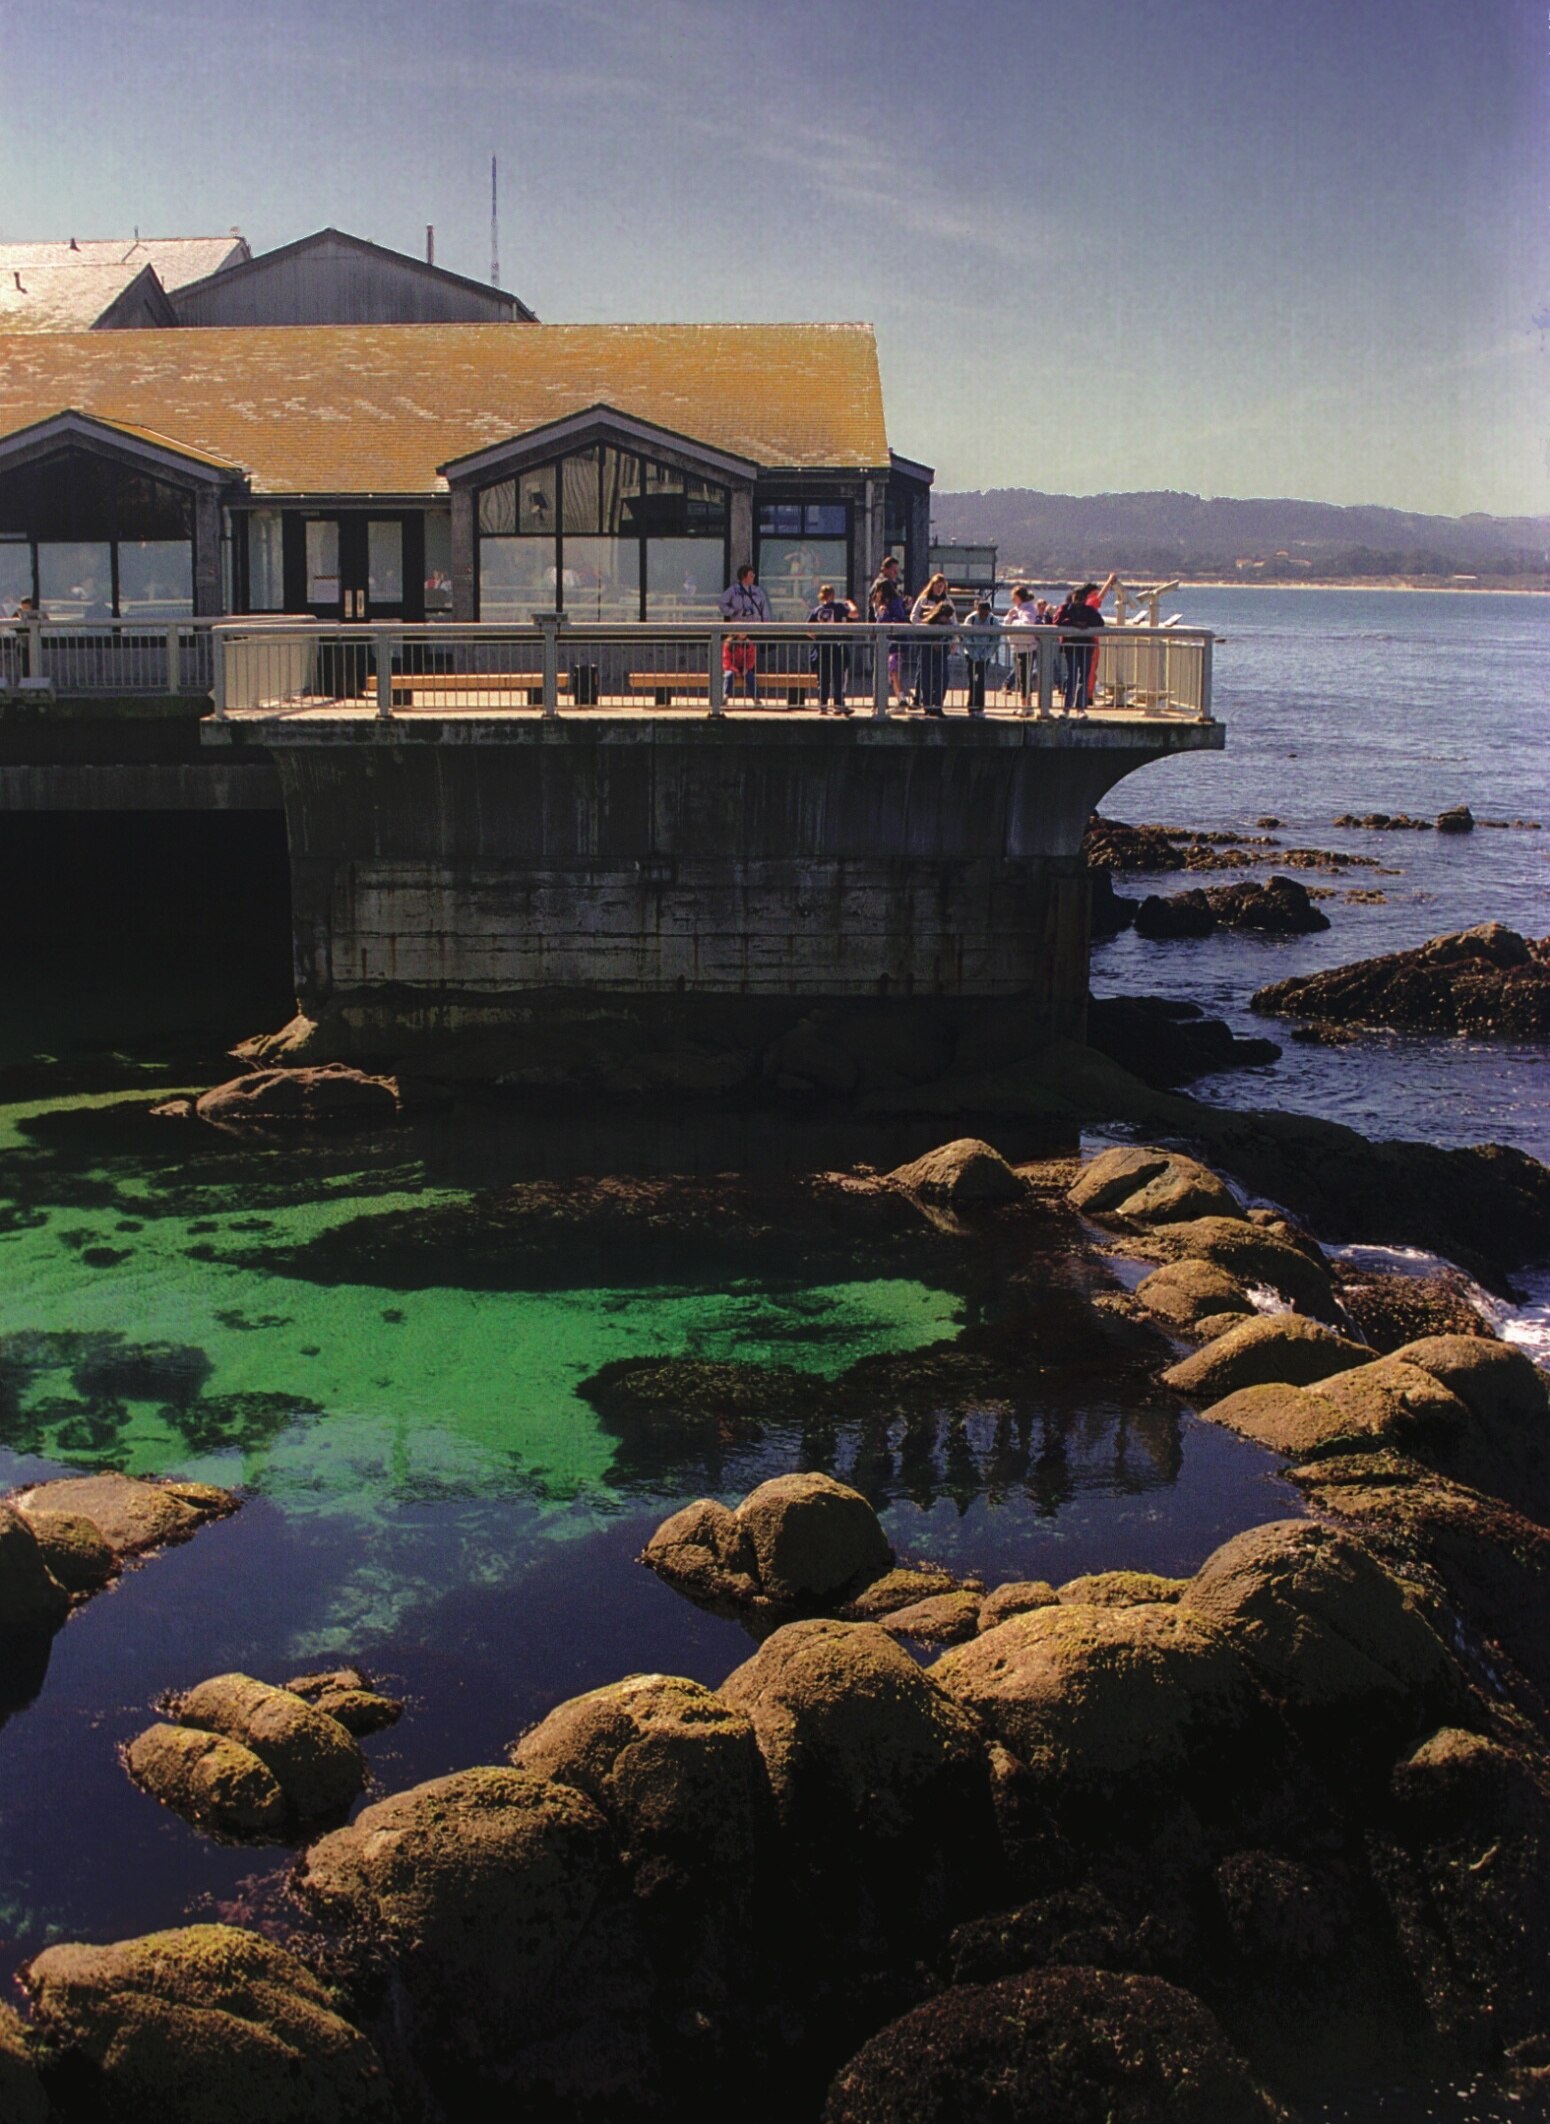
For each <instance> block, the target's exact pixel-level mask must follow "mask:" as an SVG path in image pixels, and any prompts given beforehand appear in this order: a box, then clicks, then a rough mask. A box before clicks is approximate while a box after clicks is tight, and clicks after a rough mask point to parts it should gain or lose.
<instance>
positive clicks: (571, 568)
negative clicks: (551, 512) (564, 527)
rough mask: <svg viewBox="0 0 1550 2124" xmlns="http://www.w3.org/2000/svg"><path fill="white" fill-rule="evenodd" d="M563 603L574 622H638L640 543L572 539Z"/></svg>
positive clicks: (568, 542) (568, 547)
mask: <svg viewBox="0 0 1550 2124" xmlns="http://www.w3.org/2000/svg"><path fill="white" fill-rule="evenodd" d="M560 602H561V604H562V605H563V606H564V607H565V610H566V612H567V613H568V614H569V615H570V617H571V618H572V619H573V620H592V621H605V620H606V621H617V620H638V619H639V618H640V542H639V540H637V539H633V538H569V537H568V538H567V539H566V541H565V582H564V588H563V591H562V594H561V598H560Z"/></svg>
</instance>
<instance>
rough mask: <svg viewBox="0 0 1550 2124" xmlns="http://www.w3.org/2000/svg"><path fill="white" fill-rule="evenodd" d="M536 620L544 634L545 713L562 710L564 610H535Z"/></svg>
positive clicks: (557, 712)
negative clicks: (561, 636) (561, 658)
mask: <svg viewBox="0 0 1550 2124" xmlns="http://www.w3.org/2000/svg"><path fill="white" fill-rule="evenodd" d="M533 619H534V622H535V623H536V625H537V627H538V631H539V633H540V634H541V635H542V636H543V681H544V685H543V693H544V703H543V707H544V714H545V715H558V714H559V712H560V629H561V628H562V627H563V626H564V624H565V614H564V613H563V612H535V613H534V614H533Z"/></svg>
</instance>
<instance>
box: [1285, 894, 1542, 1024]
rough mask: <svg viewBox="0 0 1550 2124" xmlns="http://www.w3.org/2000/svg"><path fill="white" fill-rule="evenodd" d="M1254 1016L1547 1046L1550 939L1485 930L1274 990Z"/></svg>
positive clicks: (1499, 927)
mask: <svg viewBox="0 0 1550 2124" xmlns="http://www.w3.org/2000/svg"><path fill="white" fill-rule="evenodd" d="M1252 1008H1253V1009H1255V1010H1258V1011H1265V1012H1268V1013H1270V1014H1272V1015H1274V1016H1279V1017H1302V1018H1317V1019H1321V1020H1328V1021H1330V1022H1332V1023H1334V1024H1337V1025H1367V1026H1397V1027H1399V1028H1400V1029H1401V1030H1402V1031H1413V1032H1444V1033H1471V1034H1473V1035H1474V1036H1475V1037H1476V1038H1486V1037H1495V1038H1498V1039H1510V1040H1544V1039H1550V938H1541V939H1540V940H1539V941H1538V942H1537V943H1535V942H1530V941H1528V940H1527V939H1525V938H1523V937H1521V936H1519V935H1518V933H1517V931H1516V930H1512V929H1508V928H1506V927H1505V926H1504V925H1503V924H1502V923H1500V922H1485V923H1482V924H1481V925H1480V926H1479V928H1477V929H1465V930H1459V931H1456V932H1454V933H1453V934H1451V935H1448V936H1442V937H1433V938H1432V939H1431V941H1430V942H1429V943H1427V944H1422V945H1419V946H1418V947H1417V948H1416V949H1415V950H1413V951H1396V952H1388V953H1385V954H1384V955H1383V956H1382V957H1381V958H1375V959H1360V960H1357V961H1356V962H1355V963H1354V964H1353V965H1350V966H1337V967H1334V968H1332V969H1331V970H1330V971H1329V972H1327V973H1317V974H1308V975H1305V976H1302V977H1300V978H1299V979H1296V980H1292V981H1277V982H1274V983H1273V984H1272V985H1271V986H1270V987H1268V988H1261V989H1259V990H1258V991H1257V992H1256V993H1255V995H1254V997H1253V999H1252Z"/></svg>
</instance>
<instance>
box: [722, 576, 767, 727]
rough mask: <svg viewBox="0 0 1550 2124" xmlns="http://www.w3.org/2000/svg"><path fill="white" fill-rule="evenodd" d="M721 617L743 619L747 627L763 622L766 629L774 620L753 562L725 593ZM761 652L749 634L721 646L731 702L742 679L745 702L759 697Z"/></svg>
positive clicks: (737, 635) (725, 690)
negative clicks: (749, 637) (738, 682)
mask: <svg viewBox="0 0 1550 2124" xmlns="http://www.w3.org/2000/svg"><path fill="white" fill-rule="evenodd" d="M721 617H722V618H723V619H724V620H742V621H743V622H744V624H745V625H752V624H754V623H755V622H757V621H762V622H763V623H764V624H765V625H766V626H768V625H769V623H770V621H771V620H772V619H773V618H774V614H773V613H772V612H771V611H770V601H769V599H768V598H767V597H766V596H765V594H764V592H763V591H762V590H761V589H760V587H759V577H758V573H757V571H756V569H755V568H754V566H753V564H752V562H749V563H747V564H746V565H745V566H743V567H741V568H739V569H738V571H737V574H736V576H735V577H734V578H733V580H732V581H731V582H730V583H729V584H728V585H727V587H726V589H725V590H724V591H723V592H722V594H721ZM758 664H759V651H758V649H757V647H756V646H755V645H754V643H752V642H751V641H750V640H749V639H748V637H747V635H746V634H729V635H728V636H727V638H726V640H725V641H724V642H723V643H722V645H721V669H722V671H723V673H724V674H725V685H724V689H723V690H724V692H725V694H726V697H727V699H728V700H730V699H731V697H732V694H733V691H734V689H735V687H736V684H737V681H738V680H739V679H741V680H742V682H743V698H744V700H754V701H756V700H757V699H758V698H759V678H758Z"/></svg>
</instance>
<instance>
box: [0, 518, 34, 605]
mask: <svg viewBox="0 0 1550 2124" xmlns="http://www.w3.org/2000/svg"><path fill="white" fill-rule="evenodd" d="M31 595H32V547H31V546H30V545H29V543H28V542H27V540H26V539H22V538H14V539H13V538H7V539H0V618H5V619H10V618H12V617H13V616H14V614H15V611H16V608H17V606H18V605H19V604H20V603H21V601H22V599H23V598H24V597H31Z"/></svg>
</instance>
